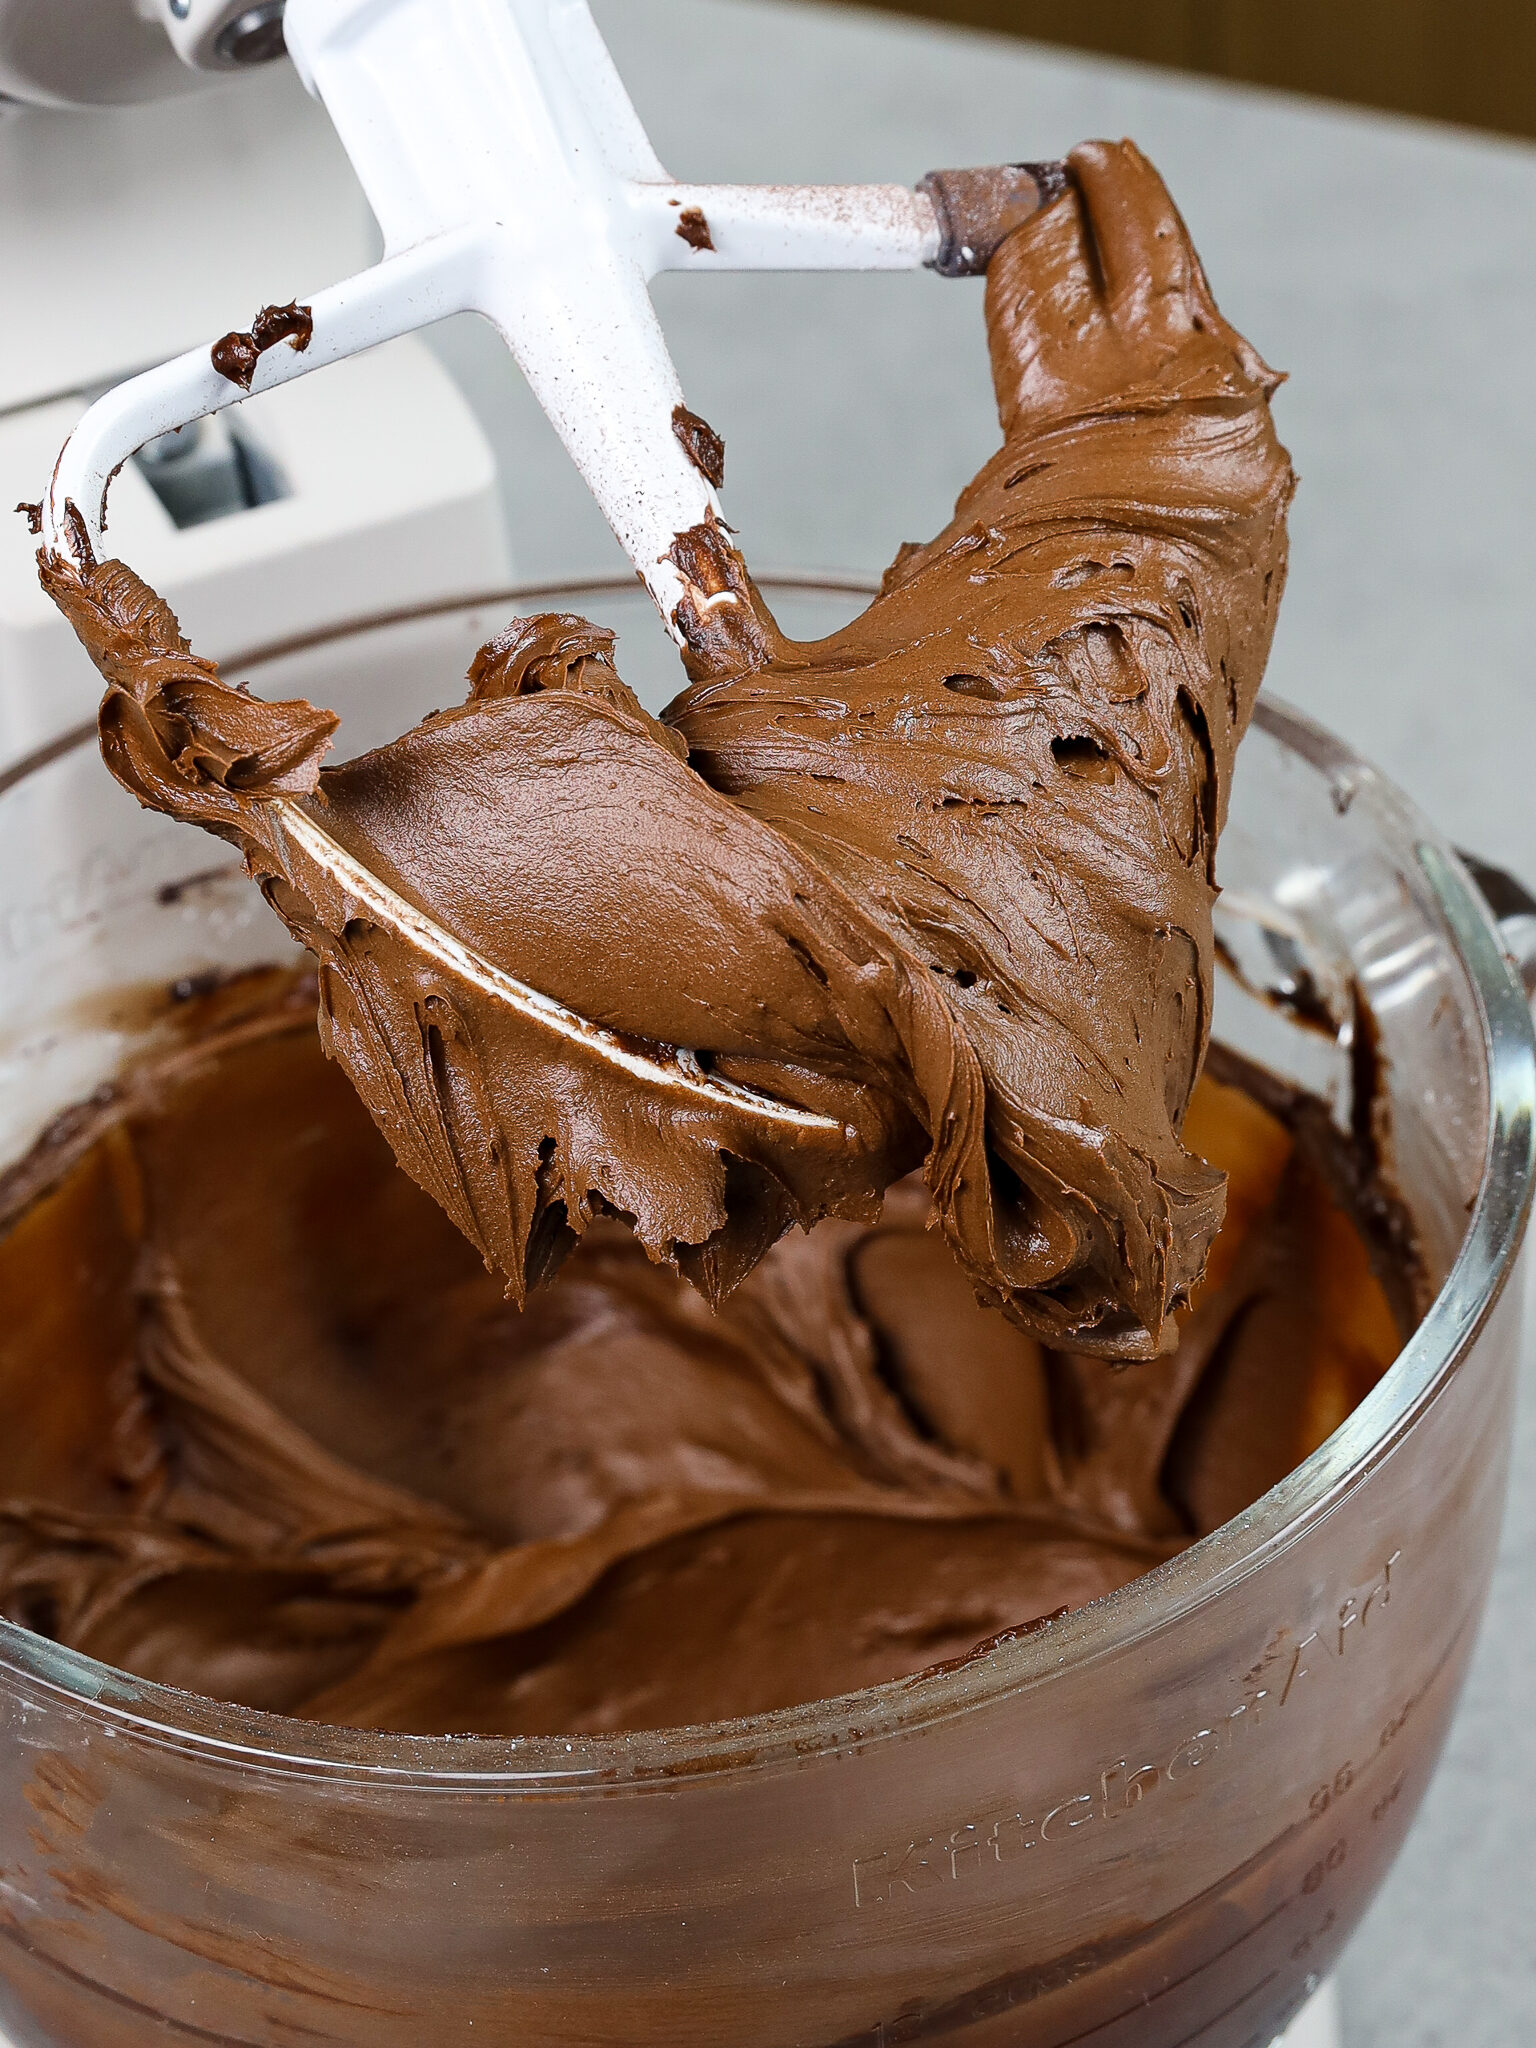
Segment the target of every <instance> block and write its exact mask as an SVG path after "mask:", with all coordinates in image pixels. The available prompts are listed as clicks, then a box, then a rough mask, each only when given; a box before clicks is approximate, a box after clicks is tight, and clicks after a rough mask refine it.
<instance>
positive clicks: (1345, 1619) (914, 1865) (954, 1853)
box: [853, 1550, 1402, 1906]
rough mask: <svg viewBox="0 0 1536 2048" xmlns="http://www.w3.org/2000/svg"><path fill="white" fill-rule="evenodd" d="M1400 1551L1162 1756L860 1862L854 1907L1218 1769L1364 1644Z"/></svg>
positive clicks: (951, 1875)
mask: <svg viewBox="0 0 1536 2048" xmlns="http://www.w3.org/2000/svg"><path fill="white" fill-rule="evenodd" d="M1401 1559H1402V1552H1401V1551H1397V1550H1395V1551H1393V1553H1392V1555H1391V1556H1390V1557H1389V1558H1388V1559H1387V1561H1386V1563H1385V1564H1384V1565H1383V1567H1382V1569H1381V1571H1380V1572H1379V1573H1378V1574H1377V1575H1376V1577H1375V1578H1374V1579H1373V1580H1371V1581H1370V1582H1369V1583H1368V1584H1367V1585H1365V1586H1363V1587H1357V1588H1356V1589H1355V1590H1354V1591H1353V1592H1350V1593H1347V1594H1346V1595H1345V1597H1344V1598H1343V1599H1342V1600H1340V1601H1338V1602H1337V1603H1336V1611H1335V1612H1334V1613H1332V1614H1330V1616H1329V1619H1328V1621H1327V1622H1326V1624H1324V1625H1321V1626H1317V1627H1311V1626H1309V1628H1308V1631H1307V1633H1306V1634H1305V1635H1303V1634H1302V1633H1301V1632H1300V1630H1298V1629H1290V1628H1287V1629H1282V1630H1280V1631H1278V1632H1277V1634H1276V1635H1275V1637H1274V1638H1272V1639H1271V1642H1270V1644H1269V1646H1268V1648H1267V1649H1266V1651H1265V1654H1264V1657H1263V1658H1262V1659H1261V1660H1260V1662H1259V1663H1258V1664H1257V1665H1255V1667H1254V1668H1253V1670H1252V1671H1251V1672H1250V1673H1249V1674H1248V1678H1247V1680H1246V1682H1245V1686H1244V1691H1243V1696H1242V1698H1241V1699H1240V1700H1239V1701H1238V1702H1237V1704H1236V1705H1235V1706H1233V1707H1231V1708H1229V1709H1228V1710H1227V1711H1226V1712H1225V1713H1222V1714H1220V1715H1215V1716H1212V1718H1211V1720H1210V1722H1209V1724H1208V1725H1207V1726H1205V1727H1202V1728H1197V1729H1196V1730H1195V1731H1194V1732H1193V1733H1192V1734H1190V1735H1187V1736H1186V1737H1185V1738H1184V1740H1183V1741H1182V1742H1180V1743H1178V1744H1177V1746H1176V1747H1175V1748H1174V1749H1173V1750H1172V1751H1171V1752H1170V1753H1169V1754H1168V1755H1167V1756H1166V1757H1160V1758H1158V1759H1157V1760H1156V1761H1153V1762H1149V1763H1137V1764H1132V1763H1131V1762H1130V1761H1129V1760H1128V1759H1127V1758H1124V1757H1121V1758H1118V1759H1117V1760H1116V1761H1115V1762H1113V1763H1111V1764H1108V1765H1106V1767H1105V1768H1104V1769H1103V1770H1102V1771H1100V1773H1099V1775H1098V1779H1097V1781H1096V1783H1095V1784H1094V1785H1093V1786H1092V1787H1091V1788H1089V1789H1086V1790H1081V1791H1076V1792H1072V1793H1069V1794H1068V1795H1067V1796H1066V1797H1065V1798H1062V1799H1060V1800H1057V1801H1056V1802H1055V1803H1054V1804H1053V1805H1049V1806H1044V1805H1042V1806H1040V1807H1039V1808H1037V1809H1036V1810H1035V1811H1034V1812H1033V1813H1028V1814H1026V1813H1023V1812H1017V1811H1003V1812H994V1813H990V1814H987V1815H985V1816H983V1817H981V1818H979V1819H976V1820H968V1821H964V1822H962V1823H961V1824H960V1826H959V1827H956V1828H953V1829H951V1830H950V1831H949V1832H948V1833H947V1834H946V1833H942V1832H941V1833H938V1834H933V1835H928V1836H925V1837H924V1838H923V1839H922V1840H921V1841H909V1842H906V1843H904V1844H903V1845H902V1846H901V1847H899V1848H888V1849H883V1850H880V1851H879V1852H877V1853H875V1854H872V1855H869V1856H860V1857H856V1858H855V1859H854V1865H853V1897H854V1904H855V1905H857V1906H882V1905H889V1904H892V1903H895V1902H897V1901H899V1900H901V1899H903V1898H907V1897H910V1896H911V1895H912V1894H913V1893H916V1892H922V1891H927V1890H929V1889H930V1888H931V1887H933V1886H934V1885H940V1884H951V1883H957V1882H959V1881H961V1880H964V1879H966V1878H972V1877H976V1876H978V1875H984V1874H985V1873H986V1872H988V1871H993V1870H996V1869H998V1868H999V1867H1000V1866H1001V1865H1004V1864H1007V1863H1010V1862H1012V1861H1013V1860H1014V1859H1015V1858H1016V1857H1019V1856H1025V1855H1029V1854H1031V1853H1032V1852H1033V1851H1035V1850H1038V1849H1049V1848H1051V1847H1052V1846H1053V1845H1055V1844H1058V1843H1061V1842H1067V1841H1071V1840H1072V1839H1073V1837H1074V1836H1076V1835H1077V1834H1079V1833H1080V1832H1081V1830H1082V1829H1084V1828H1086V1827H1089V1826H1093V1825H1099V1826H1103V1825H1105V1824H1106V1823H1110V1822H1113V1821H1116V1820H1119V1819H1122V1818H1123V1817H1124V1816H1125V1815H1127V1814H1129V1813H1134V1812H1136V1811H1138V1810H1139V1809H1140V1808H1141V1807H1142V1806H1143V1805H1145V1803H1146V1801H1147V1800H1148V1799H1150V1798H1151V1797H1152V1796H1153V1795H1154V1794H1155V1793H1156V1792H1158V1791H1160V1790H1161V1789H1162V1787H1164V1786H1165V1785H1177V1784H1178V1783H1179V1782H1180V1781H1181V1780H1182V1779H1185V1778H1189V1777H1192V1776H1193V1775H1194V1773H1195V1772H1196V1771H1202V1770H1208V1769H1212V1768H1214V1767H1216V1766H1218V1765H1219V1764H1220V1762H1221V1760H1222V1759H1223V1758H1224V1757H1226V1756H1228V1755H1230V1754H1231V1753H1232V1751H1233V1750H1234V1749H1236V1748H1237V1747H1238V1746H1239V1745H1240V1744H1241V1743H1243V1742H1245V1741H1246V1740H1248V1739H1249V1738H1250V1737H1251V1736H1252V1735H1253V1734H1256V1733H1257V1732H1258V1730H1259V1729H1260V1728H1261V1727H1262V1726H1263V1725H1264V1722H1265V1719H1266V1717H1272V1716H1273V1715H1274V1714H1275V1713H1277V1712H1279V1711H1280V1710H1281V1709H1282V1708H1283V1707H1284V1706H1285V1704H1286V1702H1287V1700H1289V1699H1291V1698H1292V1697H1293V1696H1294V1695H1295V1693H1296V1690H1297V1687H1298V1686H1300V1685H1302V1683H1303V1681H1304V1680H1306V1679H1307V1678H1308V1677H1309V1676H1311V1675H1313V1674H1317V1675H1321V1674H1322V1673H1323V1672H1324V1671H1325V1670H1328V1669H1331V1668H1333V1667H1335V1666H1336V1665H1338V1663H1339V1662H1340V1660H1342V1659H1343V1658H1344V1657H1346V1656H1347V1655H1348V1654H1350V1653H1352V1652H1353V1651H1354V1650H1355V1649H1356V1648H1357V1646H1358V1644H1359V1643H1360V1642H1361V1640H1362V1639H1363V1637H1364V1634H1365V1632H1366V1631H1367V1629H1368V1628H1369V1626H1370V1625H1371V1623H1372V1621H1373V1619H1374V1618H1376V1617H1378V1616H1379V1615H1381V1614H1382V1613H1383V1612H1384V1610H1385V1609H1386V1608H1387V1606H1388V1605H1389V1604H1390V1601H1391V1598H1392V1574H1393V1572H1394V1570H1395V1569H1396V1568H1397V1567H1398V1566H1399V1565H1400V1563H1401Z"/></svg>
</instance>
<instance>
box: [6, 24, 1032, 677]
mask: <svg viewBox="0 0 1536 2048" xmlns="http://www.w3.org/2000/svg"><path fill="white" fill-rule="evenodd" d="M159 4H162V5H164V6H166V7H167V8H168V7H169V5H170V0H159ZM251 11H252V10H250V9H247V10H245V13H246V14H248V13H250V12H251ZM223 13H226V14H230V13H232V10H229V9H227V8H226V9H224V10H223ZM241 18H242V19H243V18H244V15H242V16H241ZM215 21H218V22H219V30H218V32H222V28H223V27H224V26H227V25H228V24H227V22H224V21H222V19H221V16H220V9H219V8H218V7H217V6H216V5H215V4H214V0H190V11H189V13H188V15H187V17H186V20H185V21H184V22H182V23H181V24H179V28H180V30H181V31H184V32H185V34H186V36H187V37H188V38H189V39H191V41H190V42H189V47H191V46H192V45H193V44H195V45H196V47H198V48H200V47H201V46H202V45H201V42H200V41H198V40H197V39H198V38H200V37H203V36H205V34H206V33H212V32H214V31H212V30H210V28H209V24H210V23H212V22H215ZM170 25H171V24H170V17H169V15H167V26H168V27H170ZM284 32H285V35H286V40H287V47H288V50H289V53H290V54H291V55H292V57H293V59H294V62H295V65H296V66H297V68H298V71H299V74H300V76H301V77H302V79H303V80H304V83H305V84H306V86H307V87H308V88H309V90H310V91H311V92H313V93H315V94H316V95H317V96H318V97H319V98H320V99H321V100H322V101H323V102H324V104H325V106H326V109H327V111H328V112H329V114H330V116H331V118H332V121H333V122H334V124H335V126H336V130H337V133H338V135H339V136H340V139H341V141H342V143H343V145H344V147H345V148H346V151H347V154H348V156H349V157H350V158H351V160H352V164H353V168H354V169H355V171H356V172H357V175H358V177H359V179H360V181H361V183H362V185H363V188H364V191H365V192H366V194H367V197H368V200H369V203H370V204H371V206H372V208H373V211H374V214H375V216H376V217H377V220H378V223H379V226H380V228H381V230H382V232H383V237H384V256H383V259H382V261H381V262H379V263H378V264H377V265H375V266H374V268H372V269H371V270H368V271H365V272H363V273H362V274H360V275H359V276H356V277H353V278H350V279H348V280H347V281H346V282H344V283H342V284H338V285H335V286H332V287H331V288H330V289H328V290H326V291H324V292H321V293H319V294H317V295H316V296H315V298H314V299H313V300H312V301H311V302H310V304H309V307H308V310H309V312H310V313H311V314H312V317H313V333H312V337H311V338H310V339H309V340H308V342H307V344H304V343H301V344H298V345H296V346H293V347H286V346H285V347H276V348H271V349H268V350H266V351H265V352H264V353H262V354H261V356H260V358H259V360H258V361H256V363H255V366H254V374H253V378H252V383H251V386H250V388H251V389H252V390H256V391H261V390H265V389H268V388H270V387H271V386H273V385H275V384H278V383H282V382H285V381H286V380H287V379H289V378H292V377H297V376H302V375H304V374H305V373H306V372H307V371H310V370H315V369H321V368H323V367H324V366H325V365H327V364H329V363H334V362H337V361H339V360H341V359H342V358H343V357H345V356H349V355H353V354H355V353H357V352H358V351H359V350H362V349H367V348H371V347H373V346H374V345H375V344H376V343H379V342H382V341H386V340H389V339H391V338H393V337H394V336H396V335H399V334H404V333H407V332H409V331H411V330H412V329H415V328H418V327H423V326H426V325H428V324H430V323H431V322H434V321H437V320H440V319H443V318H445V317H446V316H448V315H449V314H453V313H459V312H466V311H473V312H479V313H481V314H483V315H485V316H486V317H487V318H489V319H490V320H491V322H492V323H493V324H494V325H495V326H496V327H497V328H498V329H499V331H500V333H501V334H502V336H503V338H504V340H505V341H506V343H507V345H508V347H509V348H510V349H511V351H512V354H513V355H514V357H515V358H516V360H517V362H518V364H519V366H520V367H521V369H522V370H523V372H524V375H525V376H526V377H527V379H528V381H529V383H530V385H531V386H532V388H533V391H534V393H535V396H536V397H537V398H538V400H539V402H540V404H541V405H542V406H543V408H544V410H545V412H546V413H547V414H548V416H549V418H550V420H551V421H552V422H553V424H554V425H555V427H556V429H557V431H558V432H559V434H560V436H561V438H562V440H563V441H564V443H565V446H566V448H567V450H568V452H569V453H570V455H571V457H572V459H573V460H574V461H575V463H576V466H577V468H578V469H579V470H580V472H581V474H582V475H583V477H584V478H585V479H586V481H587V483H588V485H589V486H590V488H591V490H592V492H593V495H594V496H595V497H596V499H597V501H598V504H599V505H600V506H601V508H602V510H603V512H604V514H605V515H606V517H607V519H608V522H609V524H610V526H612V528H613V530H614V532H615V533H616V534H617V536H618V538H619V540H620V541H621V543H622V544H623V546H624V549H625V551H626V553H627V554H628V555H629V557H630V559H631V561H632V562H633V563H634V565H635V567H636V569H637V570H638V571H639V573H640V575H641V577H642V579H643V580H644V582H645V583H646V585H647V587H648V589H649V590H650V592H651V595H652V597H653V599H654V600H655V602H656V605H657V607H658V609H659V610H660V612H661V614H662V617H663V618H664V619H666V620H667V621H668V622H669V623H671V624H672V626H673V631H674V633H675V634H677V636H678V637H681V635H680V631H679V629H678V627H677V626H676V624H675V623H674V622H673V614H674V612H675V610H676V608H677V606H678V604H679V602H680V601H681V600H682V599H683V598H684V597H685V596H688V595H690V594H691V595H692V596H693V597H694V598H695V600H697V601H700V602H703V601H705V600H704V597H703V593H700V592H698V591H696V590H693V588H692V586H691V585H690V584H689V582H688V581H687V579H686V577H685V576H684V574H683V572H682V571H681V570H680V569H679V568H678V567H677V566H676V565H675V564H674V562H673V561H672V559H671V554H670V551H671V549H672V546H673V543H674V541H675V539H676V537H677V536H678V535H679V534H680V533H683V532H685V531H686V530H687V529H689V528H691V527H695V526H697V525H699V524H700V523H703V522H709V521H712V520H714V519H716V518H718V516H719V513H720V505H719V500H718V498H717V497H716V494H715V489H714V486H713V485H712V484H711V483H710V481H709V479H708V478H707V477H706V476H705V475H704V474H703V473H702V472H701V470H700V468H699V467H698V466H697V465H696V463H695V461H694V459H693V458H692V457H691V456H690V454H689V452H688V451H687V450H686V449H685V448H684V446H683V445H682V444H681V442H680V441H679V439H678V437H677V434H676V433H675V431H674V427H673V417H674V414H675V412H676V410H677V408H678V407H679V406H680V405H681V404H682V403H683V394H682V389H681V386H680V384H679V381H678V377H677V372H676V370H675V368H674V366H673V363H672V360H671V357H670V355H669V353H668V351H667V345H666V341H665V338H664V336H663V334H662V331H661V327H660V324H659V322H658V321H657V318H656V314H655V311H654V309H653V307H652V305H651V300H650V294H649V290H648V285H649V281H650V279H651V278H652V277H654V276H655V275H656V274H657V273H658V272H660V271H662V270H704V271H717V270H844V269H857V270H907V269H914V268H916V267H918V266H919V265H922V264H936V263H937V262H938V261H939V260H940V258H941V256H942V254H943V251H944V247H945V240H946V238H945V234H944V231H943V229H942V227H941V223H940V220H939V217H938V214H937V212H936V210H935V204H934V200H933V198H932V196H931V194H930V192H929V191H927V190H916V191H914V190H911V189H908V188H907V187H904V186H899V185H851V186H793V185H783V186H775V185H684V184H679V183H677V182H675V181H674V180H672V179H670V178H669V177H668V175H667V173H666V171H665V170H664V169H663V167H662V165H661V163H660V162H659V160H658V159H657V157H656V154H655V152H654V151H653V149H652V148H651V145H650V142H649V140H648V138H647V136H646V134H645V131H644V129H643V127H642V126H641V123H640V120H639V117H638V115H637V114H636V113H635V110H634V108H633V106H632V105H631V103H630V100H629V97H628V95H627V93H626V92H625V89H624V86H623V83H622V81H621V79H620V77H619V74H618V71H617V69H616V68H615V66H614V64H613V60H612V58H611V57H610V56H609V53H608V50H607V47H606V45H605V44H604V43H603V40H602V38H601V36H600V34H599V32H598V29H597V27H596V24H595V23H594V21H593V20H592V16H591V14H590V12H589V9H588V7H587V4H586V0H288V6H287V10H286V15H285V18H284ZM1011 188H1012V198H1011V202H1010V203H1011V205H1012V206H1013V207H1014V209H1015V212H1016V214H1017V210H1018V209H1019V208H1020V207H1021V206H1022V209H1023V210H1025V211H1027V210H1028V209H1029V207H1030V206H1031V205H1033V204H1038V203H1039V202H1040V198H1041V196H1042V193H1044V194H1047V195H1048V193H1049V190H1050V186H1049V183H1048V182H1047V183H1046V184H1044V185H1042V184H1041V183H1040V182H1039V181H1038V180H1036V179H1034V178H1032V177H1031V175H1030V173H1029V172H1028V171H1027V170H1019V171H1018V172H1017V173H1016V174H1015V175H1014V176H1013V178H1012V181H1011ZM1031 193H1033V195H1034V197H1033V199H1031V197H1030V194H1031ZM241 310H242V312H243V311H244V310H245V309H241ZM243 395H244V392H243V390H242V388H241V386H240V385H237V384H233V383H231V382H230V381H229V379H228V377H227V376H225V375H221V374H220V371H219V370H218V369H217V368H215V366H214V364H213V362H212V360H211V359H210V353H209V349H208V348H206V347H205V348H199V349H193V350H190V351H189V352H188V353H187V354H185V355H183V356H180V357H178V358H177V359H176V360H174V361H173V362H170V363H167V364H164V365H163V366H162V367H161V368H159V369H156V370H151V371H149V372H147V373H146V374H145V375H143V376H141V377H137V378H134V379H133V380H132V381H131V382H129V383H127V384H125V385H123V386H121V387H120V388H119V389H117V390H115V391H113V392H110V393H109V394H108V395H107V396H106V397H105V398H103V399H101V400H100V401H99V402H98V403H97V404H96V405H95V406H93V407H92V408H91V410H90V411H89V412H88V413H87V414H86V416H85V418H84V419H83V420H82V422H81V423H80V426H79V427H78V428H77V430H76V431H75V433H74V434H73V435H72V436H71V438H70V440H69V442H68V444H67V445H66V447H65V449H64V451H63V454H62V455H61V457H60V459H59V463H58V467H57V469H56V471H55V474H54V477H53V481H52V485H51V488H50V490H49V492H48V495H47V498H46V501H45V506H44V528H43V532H44V540H45V543H46V544H47V545H48V546H50V547H53V548H62V549H65V550H71V551H72V550H73V549H74V547H75V544H76V541H77V540H82V541H84V542H85V543H88V544H89V545H90V546H91V547H93V548H95V547H98V546H99V543H100V538H101V534H102V531H103V529H104V527H105V524H106V495H107V490H108V487H109V485H110V483H111V480H112V478H113V476H114V475H115V474H116V472H117V470H118V469H119V468H120V467H121V465H122V464H123V463H124V462H125V461H126V460H127V459H128V458H129V457H130V456H131V455H132V454H133V453H134V451H135V450H136V449H137V448H139V447H141V446H142V445H143V444H144V442H146V441H148V440H150V439H151V438H153V437H154V436H156V435H160V434H165V433H169V432H172V431H174V430H175V429H176V428H178V427H180V426H183V425H185V424H186V423H187V422H188V421H190V420H192V419H196V418H198V417H200V416H202V415H205V414H208V413H212V412H217V411H219V410H221V409H222V408H223V407H224V406H227V405H230V404H232V403H234V402H236V401H237V400H238V399H239V398H240V397H242V396H243ZM71 506H74V507H76V508H78V518H74V517H67V516H66V515H67V513H68V508H69V507H71ZM734 601H735V600H734V598H732V597H731V595H730V594H729V593H725V594H723V596H717V597H716V598H715V600H714V602H734Z"/></svg>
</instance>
